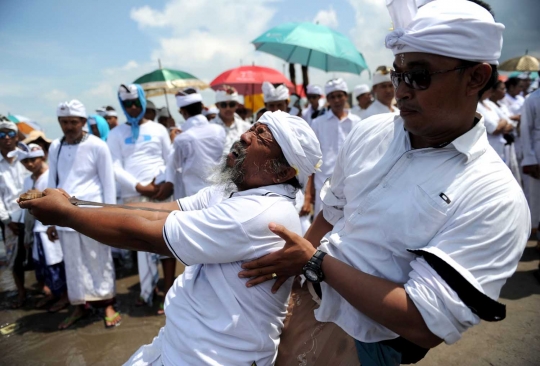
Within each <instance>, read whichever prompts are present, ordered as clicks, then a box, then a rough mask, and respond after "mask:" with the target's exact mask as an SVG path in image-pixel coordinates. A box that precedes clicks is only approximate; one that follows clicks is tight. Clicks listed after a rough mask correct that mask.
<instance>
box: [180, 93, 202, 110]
mask: <svg viewBox="0 0 540 366" xmlns="http://www.w3.org/2000/svg"><path fill="white" fill-rule="evenodd" d="M197 102H201V103H202V95H200V94H199V93H193V94H186V93H184V92H178V94H176V105H178V108H182V107H185V106H188V105H190V104H195V103H197Z"/></svg>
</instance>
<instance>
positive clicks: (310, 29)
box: [252, 23, 368, 74]
mask: <svg viewBox="0 0 540 366" xmlns="http://www.w3.org/2000/svg"><path fill="white" fill-rule="evenodd" d="M252 43H253V44H254V45H255V48H256V49H257V50H259V51H263V52H266V53H269V54H271V55H274V56H277V57H279V58H281V59H283V60H285V61H287V62H288V63H292V64H295V63H297V64H301V65H304V66H311V67H315V68H317V69H321V70H324V71H327V72H328V71H342V72H349V73H353V74H360V73H361V72H362V71H363V70H365V69H367V68H368V66H367V64H366V61H365V60H364V56H362V54H361V53H360V52H358V50H357V49H356V47H355V46H354V44H353V43H352V42H351V41H350V40H349V39H348V38H347V37H345V36H344V35H343V34H341V33H338V32H336V31H333V30H331V29H330V28H328V27H325V26H323V25H319V24H313V23H285V24H282V25H279V26H277V27H274V28H272V29H270V30H269V31H267V32H265V33H264V34H263V35H261V36H259V37H258V38H256V39H255V40H254V41H253V42H252Z"/></svg>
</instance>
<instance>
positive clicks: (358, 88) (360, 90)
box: [354, 84, 371, 99]
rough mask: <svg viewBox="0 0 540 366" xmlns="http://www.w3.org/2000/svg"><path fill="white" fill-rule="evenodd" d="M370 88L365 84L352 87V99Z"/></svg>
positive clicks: (367, 91)
mask: <svg viewBox="0 0 540 366" xmlns="http://www.w3.org/2000/svg"><path fill="white" fill-rule="evenodd" d="M370 91H371V90H370V88H369V86H368V85H367V84H360V85H357V86H355V87H354V99H356V98H358V96H359V95H362V94H366V93H369V92H370Z"/></svg>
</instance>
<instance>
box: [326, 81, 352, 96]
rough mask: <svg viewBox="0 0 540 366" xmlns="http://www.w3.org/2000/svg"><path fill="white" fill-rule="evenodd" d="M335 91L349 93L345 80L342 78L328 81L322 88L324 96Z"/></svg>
mask: <svg viewBox="0 0 540 366" xmlns="http://www.w3.org/2000/svg"><path fill="white" fill-rule="evenodd" d="M335 91H342V92H345V93H348V92H349V88H347V83H346V82H345V80H343V79H342V78H337V79H332V80H329V81H328V82H327V83H326V85H325V86H324V93H325V94H326V95H328V94H330V93H332V92H335Z"/></svg>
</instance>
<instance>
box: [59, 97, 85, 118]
mask: <svg viewBox="0 0 540 366" xmlns="http://www.w3.org/2000/svg"><path fill="white" fill-rule="evenodd" d="M56 115H57V116H58V117H83V118H87V115H86V109H85V108H84V105H83V104H82V103H81V102H79V101H78V100H77V99H73V100H71V101H69V102H63V103H60V104H58V107H57V108H56Z"/></svg>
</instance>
